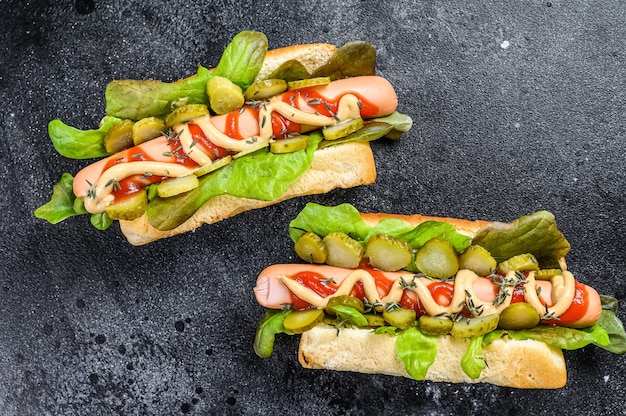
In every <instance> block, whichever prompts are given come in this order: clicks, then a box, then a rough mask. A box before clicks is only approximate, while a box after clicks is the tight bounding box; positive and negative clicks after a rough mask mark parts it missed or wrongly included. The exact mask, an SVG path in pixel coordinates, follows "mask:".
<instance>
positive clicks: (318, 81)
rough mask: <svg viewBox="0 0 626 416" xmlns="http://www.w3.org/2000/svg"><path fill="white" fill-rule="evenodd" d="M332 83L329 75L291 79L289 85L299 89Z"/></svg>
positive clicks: (292, 88) (291, 88) (293, 88)
mask: <svg viewBox="0 0 626 416" xmlns="http://www.w3.org/2000/svg"><path fill="white" fill-rule="evenodd" d="M327 84H330V78H329V77H315V78H308V79H299V80H297V81H289V82H288V83H287V86H288V87H289V89H290V90H297V89H299V88H304V87H317V86H319V85H327Z"/></svg>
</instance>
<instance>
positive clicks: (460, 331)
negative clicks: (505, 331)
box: [450, 313, 499, 338]
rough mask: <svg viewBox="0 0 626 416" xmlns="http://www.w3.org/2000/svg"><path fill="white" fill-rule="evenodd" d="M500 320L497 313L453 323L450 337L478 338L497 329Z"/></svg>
mask: <svg viewBox="0 0 626 416" xmlns="http://www.w3.org/2000/svg"><path fill="white" fill-rule="evenodd" d="M498 319H499V315H498V314H497V313H493V314H491V315H485V316H479V317H476V318H464V319H461V320H460V321H456V322H454V323H453V325H452V329H450V335H452V336H453V337H457V338H471V337H477V336H479V335H483V334H486V333H488V332H491V331H493V330H494V329H496V328H497V327H498Z"/></svg>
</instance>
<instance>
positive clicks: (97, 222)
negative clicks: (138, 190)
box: [90, 212, 113, 231]
mask: <svg viewBox="0 0 626 416" xmlns="http://www.w3.org/2000/svg"><path fill="white" fill-rule="evenodd" d="M90 222H91V225H93V226H94V227H96V228H97V229H98V230H101V231H103V230H106V229H108V228H109V227H110V226H111V224H113V220H112V219H111V217H109V215H108V214H107V213H106V212H101V213H99V214H92V215H91V218H90Z"/></svg>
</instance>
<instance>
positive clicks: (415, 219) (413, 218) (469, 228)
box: [361, 213, 489, 237]
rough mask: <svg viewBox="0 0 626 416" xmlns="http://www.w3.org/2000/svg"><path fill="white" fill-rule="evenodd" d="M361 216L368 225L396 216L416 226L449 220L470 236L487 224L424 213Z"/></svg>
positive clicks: (480, 221) (486, 222) (362, 214)
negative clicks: (428, 222) (427, 222)
mask: <svg viewBox="0 0 626 416" xmlns="http://www.w3.org/2000/svg"><path fill="white" fill-rule="evenodd" d="M361 218H363V221H365V222H366V223H367V224H369V225H374V224H376V223H378V222H379V221H380V220H382V219H384V218H398V219H401V220H404V221H406V222H408V223H409V224H411V225H413V226H415V227H416V226H418V225H420V224H421V223H423V222H426V221H443V222H449V223H450V224H452V225H454V227H455V228H456V229H457V231H458V232H460V233H462V234H466V235H468V236H470V237H473V236H474V235H476V232H477V231H478V230H479V229H480V228H481V227H483V226H485V225H487V224H489V221H483V220H475V221H471V220H464V219H461V218H450V217H429V216H426V215H420V214H415V215H399V214H386V213H361Z"/></svg>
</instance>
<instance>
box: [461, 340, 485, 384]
mask: <svg viewBox="0 0 626 416" xmlns="http://www.w3.org/2000/svg"><path fill="white" fill-rule="evenodd" d="M486 366H487V364H486V363H485V360H484V359H483V336H482V335H481V336H477V337H472V338H471V339H470V343H469V345H468V347H467V350H466V351H465V354H463V357H462V358H461V368H462V369H463V371H464V372H465V374H467V375H468V376H469V377H471V378H474V379H476V378H478V377H480V373H481V372H482V371H483V369H484V368H485V367H486Z"/></svg>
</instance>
